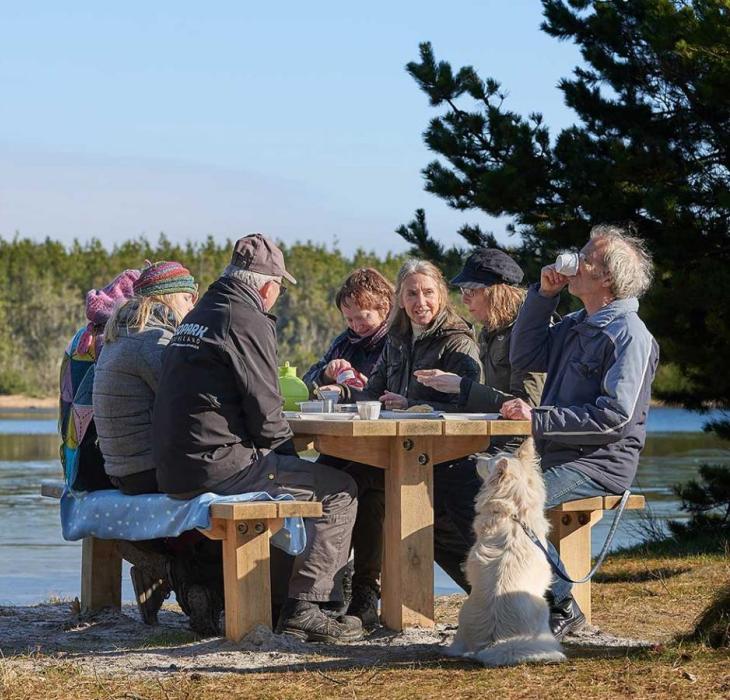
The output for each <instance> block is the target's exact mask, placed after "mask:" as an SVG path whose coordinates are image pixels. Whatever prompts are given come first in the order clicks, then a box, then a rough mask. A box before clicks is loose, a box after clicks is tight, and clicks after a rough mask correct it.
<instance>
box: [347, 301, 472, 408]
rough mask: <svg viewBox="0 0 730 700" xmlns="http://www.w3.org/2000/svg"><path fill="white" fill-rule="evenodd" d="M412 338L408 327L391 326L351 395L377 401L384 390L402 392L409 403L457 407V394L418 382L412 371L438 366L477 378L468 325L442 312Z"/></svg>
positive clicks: (447, 370)
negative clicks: (361, 384)
mask: <svg viewBox="0 0 730 700" xmlns="http://www.w3.org/2000/svg"><path fill="white" fill-rule="evenodd" d="M412 341H413V336H412V334H411V331H410V329H409V330H408V331H407V333H406V335H405V336H403V335H400V334H399V333H397V332H396V331H394V330H391V331H390V333H389V334H388V339H387V341H386V343H385V347H384V348H383V354H382V355H381V356H380V361H379V362H378V364H377V365H376V366H375V369H374V370H373V373H372V375H371V376H370V379H369V380H368V383H367V386H366V387H365V389H363V390H362V391H352V392H351V395H352V399H353V400H356V401H360V400H366V401H376V400H377V399H378V398H379V397H380V396H381V395H382V394H383V393H384V392H385V391H392V392H395V393H396V394H401V395H402V396H405V397H406V398H407V399H408V405H409V406H415V405H416V404H428V405H429V406H433V408H434V409H436V410H437V411H459V410H460V409H461V406H460V405H459V394H444V393H442V392H440V391H436V390H435V389H431V388H429V387H427V386H425V385H423V384H421V383H420V382H419V381H418V380H417V379H416V378H415V377H414V376H413V372H414V371H415V370H417V369H440V370H443V371H444V372H454V373H455V374H459V375H461V376H462V377H467V378H468V379H470V380H471V381H473V382H475V383H478V382H480V381H481V378H482V363H481V362H480V360H479V348H478V347H477V344H476V340H475V337H474V331H473V329H472V327H471V325H470V324H468V323H467V322H466V321H465V320H464V319H462V318H461V317H459V316H456V315H451V316H450V315H448V314H446V313H445V312H442V313H441V314H439V315H438V316H437V317H436V319H435V320H434V322H433V324H432V325H431V327H430V328H429V329H428V330H427V331H426V332H425V333H424V334H423V335H422V336H420V337H419V338H418V340H416V342H415V343H413V342H412Z"/></svg>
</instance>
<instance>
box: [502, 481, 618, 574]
mask: <svg viewBox="0 0 730 700" xmlns="http://www.w3.org/2000/svg"><path fill="white" fill-rule="evenodd" d="M630 495H631V491H629V490H628V489H627V490H626V491H624V492H623V495H622V496H621V501H620V502H619V504H618V509H617V510H616V513H615V515H614V516H613V522H612V523H611V527H610V529H609V531H608V535H607V536H606V542H605V544H604V545H603V549H602V550H601V553H600V555H599V556H598V559H597V560H596V563H595V564H594V565H593V568H592V569H591V570H590V571H589V572H588V573H587V574H586V575H585V576H584V577H583V578H579V579H572V578H570V576H567V575H566V574H564V573H563V572H562V571H561V570H560V567H559V566H558V565H557V564H556V563H555V562H554V561H553V560H552V558H551V557H550V554H549V552H548V551H547V548H546V547H545V546H544V545H543V543H542V542H540V539H539V538H538V536H537V535H536V534H535V533H534V532H533V531H532V529H530V528H529V527H528V526H527V525H525V523H523V522H522V521H521V520H520V519H518V518H517V516H516V515H513V516H512V519H513V520H514V521H515V522H516V523H518V524H519V525H520V527H521V528H522V529H523V530H524V531H525V534H526V535H527V536H528V537H529V538H530V539H531V540H532V541H533V543H534V544H535V546H536V547H537V548H538V549H539V550H540V551H541V552H542V553H543V554H544V555H545V558H546V559H547V560H548V563H549V564H550V567H551V568H552V570H553V571H554V572H555V575H556V576H559V577H560V578H561V579H563V581H567V582H568V583H585V582H586V581H590V580H591V579H592V578H593V576H594V574H595V573H596V571H598V569H600V568H601V564H603V560H604V559H605V558H606V555H607V554H608V548H609V547H610V546H611V542H612V540H613V536H614V535H615V534H616V528H617V527H618V523H619V520H621V515H622V514H623V512H624V509H625V508H626V504H627V503H628V501H629V496H630Z"/></svg>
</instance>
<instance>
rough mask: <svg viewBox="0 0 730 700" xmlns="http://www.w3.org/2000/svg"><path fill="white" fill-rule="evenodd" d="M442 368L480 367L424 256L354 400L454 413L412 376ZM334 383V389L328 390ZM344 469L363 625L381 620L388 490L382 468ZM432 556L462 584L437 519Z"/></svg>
mask: <svg viewBox="0 0 730 700" xmlns="http://www.w3.org/2000/svg"><path fill="white" fill-rule="evenodd" d="M433 367H436V368H439V369H441V370H442V371H444V372H448V373H453V374H459V375H460V376H464V377H468V378H469V379H471V380H472V381H474V382H476V383H478V382H479V381H480V379H481V374H482V367H481V363H480V361H479V349H478V348H477V344H476V340H475V337H474V333H473V331H472V328H471V326H470V325H469V324H468V323H467V322H466V321H464V319H462V318H461V317H460V316H459V315H458V314H457V313H456V311H455V310H454V309H453V307H452V306H451V303H450V302H449V297H448V288H447V286H446V281H445V280H444V277H443V275H442V274H441V271H440V270H439V269H438V268H437V267H436V266H435V265H434V264H433V263H430V262H427V261H425V260H407V261H406V262H405V263H404V264H403V266H402V267H401V269H400V271H399V272H398V277H397V280H396V290H395V305H394V307H393V311H392V313H391V316H390V323H389V327H388V335H387V338H386V342H385V347H384V348H383V354H382V355H381V357H380V361H379V362H378V364H377V365H376V367H375V369H374V370H373V372H372V374H371V375H370V378H369V380H368V383H367V385H366V386H365V388H364V389H363V390H362V391H358V390H355V389H351V390H350V394H351V396H352V398H353V399H354V400H358V401H359V400H378V401H381V402H382V403H383V404H384V405H385V407H386V408H389V409H406V408H408V407H410V406H414V405H417V404H428V405H429V406H431V407H432V408H434V409H436V410H439V411H457V410H458V409H459V403H458V402H459V396H458V394H456V395H454V394H449V393H444V392H442V391H439V390H437V389H434V388H431V387H428V386H426V385H424V384H422V383H420V382H418V381H416V379H415V377H414V372H415V371H417V370H419V369H425V368H433ZM326 388H328V389H330V388H336V387H331V386H330V387H326ZM346 470H347V471H348V472H349V473H350V474H351V475H352V476H353V478H354V479H355V481H356V482H357V485H358V511H357V520H356V521H355V528H354V529H353V533H352V542H353V548H354V551H355V570H354V574H353V580H352V601H351V603H350V606H349V608H348V610H347V614H348V615H354V616H355V617H358V618H360V620H362V623H363V627H365V628H366V629H373V628H374V627H376V626H377V624H378V597H379V593H380V587H379V583H378V582H379V578H380V571H381V568H382V549H383V518H384V515H385V492H384V477H383V470H382V469H377V468H375V467H370V466H367V465H363V464H355V463H351V464H350V465H348V467H346ZM435 540H436V542H435V549H434V553H435V557H436V561H437V562H438V563H439V564H441V565H442V566H444V568H445V569H446V570H447V571H448V573H449V574H450V575H451V576H452V577H453V578H454V579H455V580H457V582H459V583H460V585H465V584H464V576H463V572H461V570H460V569H458V567H457V566H451V565H450V558H449V556H448V550H449V546H450V545H449V544H447V545H446V546H443V547H442V546H440V541H441V528H440V525H439V522H438V521H437V522H436V528H435Z"/></svg>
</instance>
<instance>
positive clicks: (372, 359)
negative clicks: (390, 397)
mask: <svg viewBox="0 0 730 700" xmlns="http://www.w3.org/2000/svg"><path fill="white" fill-rule="evenodd" d="M393 292H394V290H393V285H392V284H391V283H390V282H388V280H387V279H385V277H383V275H381V274H380V273H379V272H378V271H377V270H375V269H373V268H372V267H364V268H361V269H359V270H355V271H354V272H353V273H351V274H349V275H348V276H347V279H346V280H345V281H344V283H343V284H342V287H340V289H339V291H338V292H337V295H336V296H335V304H336V305H337V308H338V309H339V310H340V312H341V313H342V317H343V318H344V319H345V323H346V324H347V330H346V331H344V332H343V333H340V334H339V335H338V336H337V337H336V338H335V339H334V340H333V341H332V345H330V346H329V348H328V349H327V352H325V354H324V355H323V356H322V358H321V359H320V360H318V361H317V362H315V363H314V364H313V365H312V366H311V367H310V368H309V369H308V370H307V371H306V372H305V373H304V376H303V377H302V380H303V381H304V383H305V384H306V385H307V388H308V389H309V390H310V392H311V391H313V390H314V389H316V388H317V387H318V386H322V385H323V384H331V383H332V382H338V378H340V377H343V372H344V373H346V374H345V375H344V379H343V381H341V382H338V383H340V384H342V385H343V386H352V387H356V388H357V387H360V388H362V386H363V385H364V384H365V383H366V382H367V380H368V377H369V376H370V373H371V372H372V371H373V368H374V367H375V364H376V362H377V361H378V359H379V358H380V354H381V353H382V352H383V347H384V346H385V340H386V338H387V334H388V316H389V315H390V311H391V309H392V307H393ZM348 370H349V372H348ZM348 374H349V376H348Z"/></svg>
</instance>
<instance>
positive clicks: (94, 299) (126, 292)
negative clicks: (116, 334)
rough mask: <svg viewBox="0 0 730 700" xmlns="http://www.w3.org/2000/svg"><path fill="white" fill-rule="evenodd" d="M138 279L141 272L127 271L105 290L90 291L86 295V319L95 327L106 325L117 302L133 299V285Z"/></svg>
mask: <svg viewBox="0 0 730 700" xmlns="http://www.w3.org/2000/svg"><path fill="white" fill-rule="evenodd" d="M138 277H139V270H125V271H124V272H122V273H121V274H119V275H117V277H115V278H114V279H113V280H112V281H111V282H110V283H109V284H108V285H107V286H106V287H104V289H90V290H89V291H88V292H87V293H86V318H88V319H89V321H91V323H92V324H94V325H97V326H101V325H104V324H105V323H106V322H107V321H108V320H109V317H110V316H111V315H112V311H114V307H115V306H116V305H117V302H119V301H120V300H122V299H131V298H132V296H133V295H134V288H133V285H134V282H135V281H136V280H137V278H138Z"/></svg>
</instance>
